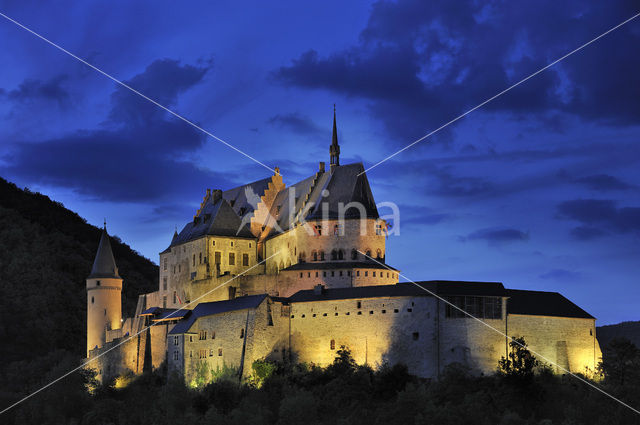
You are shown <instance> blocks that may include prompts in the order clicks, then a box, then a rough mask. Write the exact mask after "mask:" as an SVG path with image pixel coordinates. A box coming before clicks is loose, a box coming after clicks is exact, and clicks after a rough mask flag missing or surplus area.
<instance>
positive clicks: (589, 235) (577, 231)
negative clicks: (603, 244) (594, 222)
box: [571, 226, 607, 241]
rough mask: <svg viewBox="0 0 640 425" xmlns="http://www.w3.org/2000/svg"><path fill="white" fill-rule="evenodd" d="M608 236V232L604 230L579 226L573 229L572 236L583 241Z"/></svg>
mask: <svg viewBox="0 0 640 425" xmlns="http://www.w3.org/2000/svg"><path fill="white" fill-rule="evenodd" d="M606 234H607V232H605V231H604V230H602V229H598V228H597V227H590V226H578V227H574V228H573V229H571V236H573V237H574V238H575V239H578V240H581V241H589V240H591V239H597V238H599V237H601V236H604V235H606Z"/></svg>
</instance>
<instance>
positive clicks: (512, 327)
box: [507, 314, 602, 373]
mask: <svg viewBox="0 0 640 425" xmlns="http://www.w3.org/2000/svg"><path fill="white" fill-rule="evenodd" d="M507 332H508V335H509V336H523V337H524V338H525V341H526V342H527V345H528V346H529V348H530V349H531V350H532V351H533V352H535V353H537V354H534V355H535V356H536V357H537V358H538V360H540V361H541V362H546V363H550V362H553V363H556V364H558V365H560V366H562V368H563V369H566V370H569V371H571V372H572V373H585V372H586V368H588V369H589V370H590V371H591V372H593V371H595V369H596V367H597V365H598V363H599V362H600V359H601V357H602V352H601V351H600V346H599V344H598V340H597V339H596V328H595V319H583V318H571V317H550V316H528V315H527V316H525V315H514V314H512V315H509V319H508V327H507ZM543 357H544V358H543ZM553 369H554V370H555V371H556V372H557V373H566V370H563V369H561V368H559V367H557V366H553Z"/></svg>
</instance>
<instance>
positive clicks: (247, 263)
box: [87, 111, 601, 383]
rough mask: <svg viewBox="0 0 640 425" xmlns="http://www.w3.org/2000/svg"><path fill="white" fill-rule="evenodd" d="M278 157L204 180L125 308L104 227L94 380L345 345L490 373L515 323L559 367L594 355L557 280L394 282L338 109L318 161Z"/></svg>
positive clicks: (310, 354) (91, 348)
mask: <svg viewBox="0 0 640 425" xmlns="http://www.w3.org/2000/svg"><path fill="white" fill-rule="evenodd" d="M275 171H276V172H275V174H274V175H272V176H270V177H268V178H265V179H263V180H258V181H256V182H253V183H249V184H246V185H243V186H239V187H236V188H232V189H228V190H225V191H222V190H218V189H216V190H210V189H207V191H206V194H205V196H204V199H203V200H202V203H201V205H200V208H199V209H198V210H197V211H196V213H195V215H194V216H193V220H191V221H189V222H188V223H187V224H186V225H185V226H184V227H183V228H182V230H181V231H180V232H179V233H178V232H177V231H176V232H175V233H174V235H173V238H172V240H171V243H170V245H169V247H168V248H167V249H165V250H164V251H162V252H161V253H160V263H159V264H160V276H159V287H158V290H157V291H155V292H152V293H148V294H143V295H140V296H139V298H138V304H137V308H136V312H135V315H134V316H133V317H128V318H123V317H122V310H121V291H122V285H123V279H122V278H121V277H120V275H119V273H118V269H117V267H116V262H115V259H114V256H113V253H112V251H111V246H110V242H109V236H108V234H107V231H106V226H105V229H104V231H103V234H102V237H101V239H100V243H99V247H98V251H97V254H96V258H95V262H94V264H93V268H92V271H91V274H90V275H89V277H88V278H87V357H88V359H90V360H91V362H90V363H89V367H92V368H94V369H95V370H96V372H97V374H98V378H99V379H109V378H113V377H116V376H119V375H122V374H125V373H131V372H132V373H134V374H139V373H142V372H143V371H144V370H151V369H157V368H159V367H161V366H162V365H166V367H167V369H168V371H169V372H170V373H173V372H177V373H179V374H181V375H182V376H183V377H184V379H185V381H186V382H188V383H192V382H195V381H196V379H197V378H204V379H208V378H207V377H209V378H211V377H213V376H214V375H215V374H216V373H218V372H219V371H223V370H228V369H233V370H234V371H236V372H237V373H238V376H239V377H246V376H248V375H249V374H250V373H251V365H252V363H253V362H254V361H255V360H258V359H267V360H275V361H279V362H307V363H313V364H317V365H327V364H329V363H331V362H332V361H333V359H334V358H335V356H336V351H337V350H339V349H340V347H341V346H346V347H348V348H349V349H350V350H351V353H352V355H353V357H354V359H355V360H356V362H357V363H359V364H369V365H372V366H374V367H375V366H378V365H382V364H384V363H386V364H395V363H403V364H406V365H407V366H408V368H409V371H410V372H411V373H413V374H416V375H418V376H421V377H425V378H437V377H438V375H439V374H440V373H441V372H442V371H443V369H444V367H446V366H447V365H448V364H451V363H454V362H457V363H461V364H463V365H465V366H467V367H468V368H469V369H470V370H471V371H473V372H475V373H477V374H483V373H485V374H487V373H492V372H493V371H495V370H496V368H497V365H498V361H499V359H500V358H501V357H502V356H506V355H507V354H508V349H509V347H508V343H509V340H508V338H506V337H505V336H504V335H508V336H523V337H524V338H525V340H526V342H527V344H528V345H529V347H530V349H531V350H532V351H534V352H535V353H538V354H539V355H540V356H542V357H544V358H541V359H540V360H542V361H545V359H546V361H547V362H549V363H552V364H553V365H555V366H553V367H554V368H555V370H556V371H557V372H560V373H562V372H564V371H571V372H581V373H583V372H585V370H586V369H590V370H595V368H596V366H597V363H598V362H599V359H600V357H601V352H600V348H599V345H598V342H597V340H596V333H595V332H596V328H595V318H594V317H593V316H591V315H589V314H588V313H587V312H585V311H584V310H582V309H581V308H579V307H578V306H576V305H575V304H573V303H572V302H571V301H569V300H568V299H566V298H565V297H563V296H562V295H561V294H559V293H557V292H540V291H524V290H512V289H506V288H505V287H504V286H503V284H502V283H499V282H453V281H423V282H410V283H399V271H398V270H396V269H394V268H393V267H391V266H389V265H387V261H386V260H387V253H386V249H385V242H386V236H387V232H388V226H387V223H386V222H385V220H383V219H381V217H380V216H379V214H378V210H377V207H376V203H375V202H374V198H373V194H372V192H371V188H370V186H369V182H368V180H367V176H366V174H365V172H364V171H365V170H364V167H363V165H362V164H359V163H357V164H347V165H341V164H340V146H339V144H338V137H337V129H336V117H335V111H334V117H333V137H332V143H331V145H330V163H329V168H328V169H327V168H326V167H325V163H324V162H320V164H319V168H318V170H317V172H315V174H313V175H311V176H310V177H308V178H306V179H304V180H302V181H300V182H298V183H295V184H294V185H292V186H290V187H286V186H285V184H284V183H283V180H282V176H281V175H280V174H279V170H278V169H277V168H276V170H275ZM416 256H418V254H417V255H416ZM459 309H462V310H464V311H466V312H467V313H469V314H471V315H473V316H474V317H476V318H478V319H481V321H479V320H476V319H474V318H471V317H469V316H467V315H466V314H464V313H463V312H462V311H461V310H459ZM487 325H489V326H487ZM492 328H493V329H492ZM496 330H498V331H499V332H497V331H496Z"/></svg>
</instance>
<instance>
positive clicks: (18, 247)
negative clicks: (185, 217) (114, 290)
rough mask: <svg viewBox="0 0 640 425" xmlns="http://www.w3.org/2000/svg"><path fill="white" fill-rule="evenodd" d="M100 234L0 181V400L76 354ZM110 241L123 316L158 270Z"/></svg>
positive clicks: (152, 286)
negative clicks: (120, 287) (121, 285)
mask: <svg viewBox="0 0 640 425" xmlns="http://www.w3.org/2000/svg"><path fill="white" fill-rule="evenodd" d="M100 234H101V229H99V228H97V227H95V226H92V225H90V224H88V223H87V222H86V220H84V219H83V218H82V217H80V216H79V215H78V214H76V213H74V212H73V211H70V210H68V209H66V208H65V207H64V206H63V205H62V204H61V203H59V202H55V201H52V200H51V199H49V198H48V197H47V196H45V195H42V194H40V193H33V192H31V191H29V190H28V189H24V190H22V189H20V188H18V187H17V186H16V185H14V184H12V183H9V182H7V181H6V180H4V179H2V178H0V289H1V290H2V292H1V296H0V341H2V343H1V344H0V359H2V362H0V399H5V397H7V398H14V397H15V394H16V393H19V392H22V391H24V390H25V389H26V388H25V387H28V386H31V384H32V383H35V382H37V381H38V380H40V379H42V378H41V375H42V374H46V373H47V372H48V371H49V370H51V368H53V367H54V366H55V365H56V364H59V363H60V362H61V361H62V359H65V358H69V359H72V361H74V362H76V361H77V362H79V361H81V360H82V358H83V357H84V354H85V348H86V342H85V341H86V292H85V279H86V277H87V276H88V275H89V272H90V271H91V266H92V264H93V260H94V256H95V253H96V249H97V247H98V242H99V241H100ZM111 244H112V246H113V252H114V256H115V258H116V261H117V265H118V268H119V271H120V275H121V276H122V277H123V279H124V291H123V301H124V304H123V310H124V311H123V314H126V315H132V314H133V313H134V311H135V304H136V301H137V297H138V294H141V293H145V292H151V291H154V290H156V289H157V287H158V284H157V280H158V267H157V266H156V265H155V264H153V263H152V262H151V261H150V260H148V259H147V258H144V257H142V256H141V255H140V254H138V253H137V252H135V251H134V250H133V249H131V248H130V247H129V246H128V245H126V244H124V243H122V242H121V241H120V240H119V239H118V238H117V237H112V239H111ZM70 361H71V360H70ZM38 375H40V376H38ZM2 381H4V382H2ZM3 404H4V403H3Z"/></svg>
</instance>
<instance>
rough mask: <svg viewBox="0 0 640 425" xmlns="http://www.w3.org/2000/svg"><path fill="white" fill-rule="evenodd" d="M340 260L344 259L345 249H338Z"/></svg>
mask: <svg viewBox="0 0 640 425" xmlns="http://www.w3.org/2000/svg"><path fill="white" fill-rule="evenodd" d="M338 260H344V251H343V250H341V249H339V250H338Z"/></svg>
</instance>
